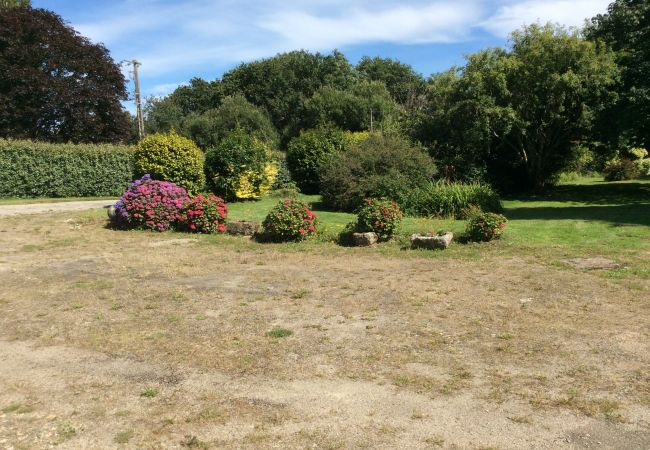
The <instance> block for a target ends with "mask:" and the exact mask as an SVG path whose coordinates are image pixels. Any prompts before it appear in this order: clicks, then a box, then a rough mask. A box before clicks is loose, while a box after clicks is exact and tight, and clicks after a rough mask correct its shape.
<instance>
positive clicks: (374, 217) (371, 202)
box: [356, 198, 403, 240]
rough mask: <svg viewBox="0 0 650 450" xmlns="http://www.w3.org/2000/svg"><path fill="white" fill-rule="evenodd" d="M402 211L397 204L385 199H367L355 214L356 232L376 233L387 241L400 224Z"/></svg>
mask: <svg viewBox="0 0 650 450" xmlns="http://www.w3.org/2000/svg"><path fill="white" fill-rule="evenodd" d="M402 217H403V215H402V211H401V210H400V209H399V206H397V203H396V202H394V201H391V200H386V199H373V198H367V199H365V200H364V203H363V206H361V208H359V211H358V212H357V225H356V231H358V232H361V233H364V232H369V231H372V232H374V233H377V235H378V236H379V239H381V240H388V239H390V238H391V236H393V233H394V232H395V230H397V228H398V227H399V225H400V223H401V222H402Z"/></svg>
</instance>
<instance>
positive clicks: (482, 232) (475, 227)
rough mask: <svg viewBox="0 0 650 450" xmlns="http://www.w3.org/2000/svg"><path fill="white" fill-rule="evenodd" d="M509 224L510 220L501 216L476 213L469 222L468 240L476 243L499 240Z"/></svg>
mask: <svg viewBox="0 0 650 450" xmlns="http://www.w3.org/2000/svg"><path fill="white" fill-rule="evenodd" d="M507 222H508V219H506V218H505V216H503V215H501V214H495V213H489V212H480V213H476V214H474V215H473V216H472V217H470V218H469V221H468V222H467V230H466V234H467V238H468V239H469V240H470V241H475V242H488V241H491V240H493V239H498V238H500V237H501V235H502V234H503V230H504V229H505V227H506V223H507Z"/></svg>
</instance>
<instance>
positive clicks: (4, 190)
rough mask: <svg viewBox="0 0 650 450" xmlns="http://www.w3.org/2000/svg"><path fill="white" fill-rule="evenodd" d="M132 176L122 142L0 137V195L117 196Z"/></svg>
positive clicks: (130, 153) (127, 151) (130, 160)
mask: <svg viewBox="0 0 650 450" xmlns="http://www.w3.org/2000/svg"><path fill="white" fill-rule="evenodd" d="M132 179H133V151H132V149H131V148H130V147H127V146H120V145H109V144H106V145H97V144H78V145H75V144H48V143H44V142H32V141H15V140H5V139H0V197H103V196H119V195H121V194H122V192H124V190H125V189H126V188H127V187H128V186H129V184H130V183H131V180H132Z"/></svg>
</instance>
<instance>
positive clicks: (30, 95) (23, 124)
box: [0, 6, 130, 142]
mask: <svg viewBox="0 0 650 450" xmlns="http://www.w3.org/2000/svg"><path fill="white" fill-rule="evenodd" d="M126 99H127V92H126V88H125V80H124V76H123V75H122V72H121V71H120V67H119V66H118V65H117V64H115V62H113V60H112V59H111V57H110V55H109V52H108V50H107V49H106V48H105V47H104V46H103V45H101V44H93V43H92V42H90V41H89V40H88V39H86V38H85V37H83V36H81V35H79V34H78V33H77V32H76V31H75V30H74V29H73V28H72V27H70V26H69V25H66V23H65V22H64V21H63V19H62V18H61V17H60V16H58V15H57V14H55V13H53V12H51V11H47V10H44V9H33V8H31V7H28V6H27V7H15V8H3V9H2V13H1V14H0V137H6V138H14V139H37V140H43V141H49V142H121V141H125V140H126V139H127V138H128V137H129V132H130V122H129V118H128V117H129V116H128V113H126V111H124V109H123V108H122V105H121V103H120V102H121V101H122V100H126Z"/></svg>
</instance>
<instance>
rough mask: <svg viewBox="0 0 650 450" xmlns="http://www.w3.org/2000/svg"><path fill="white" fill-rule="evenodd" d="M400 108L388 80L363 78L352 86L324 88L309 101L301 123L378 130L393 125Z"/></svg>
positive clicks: (357, 129) (303, 126)
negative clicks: (387, 82) (391, 92)
mask: <svg viewBox="0 0 650 450" xmlns="http://www.w3.org/2000/svg"><path fill="white" fill-rule="evenodd" d="M400 111H401V108H400V106H399V105H398V104H397V103H396V102H395V101H394V100H393V98H392V97H391V96H390V93H389V92H388V89H387V88H386V86H385V85H384V83H382V82H380V81H361V82H358V83H356V84H355V85H354V86H353V87H352V88H350V89H336V88H335V87H333V86H323V87H321V88H320V89H319V90H318V91H317V92H316V93H315V94H314V96H313V97H312V98H311V99H309V100H308V101H307V102H306V103H305V107H304V114H303V118H302V121H301V124H302V128H316V127H322V126H334V127H337V128H341V129H343V130H349V131H366V130H370V128H371V125H372V128H377V129H381V128H382V126H383V125H386V126H390V125H392V122H393V121H394V120H397V117H398V116H399V113H400ZM371 115H372V120H373V123H372V124H371Z"/></svg>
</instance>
